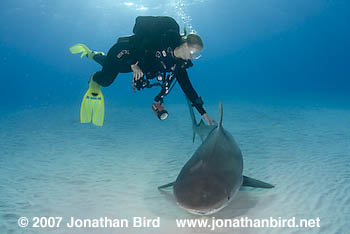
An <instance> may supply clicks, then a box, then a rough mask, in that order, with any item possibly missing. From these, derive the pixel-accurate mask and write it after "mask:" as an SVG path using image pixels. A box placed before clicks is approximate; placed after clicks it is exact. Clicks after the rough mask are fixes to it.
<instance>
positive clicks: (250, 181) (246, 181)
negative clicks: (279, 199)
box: [242, 176, 275, 188]
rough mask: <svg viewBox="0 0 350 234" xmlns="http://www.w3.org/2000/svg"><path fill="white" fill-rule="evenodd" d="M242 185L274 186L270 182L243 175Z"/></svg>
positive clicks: (256, 186)
mask: <svg viewBox="0 0 350 234" xmlns="http://www.w3.org/2000/svg"><path fill="white" fill-rule="evenodd" d="M242 186H246V187H254V188H273V187H275V186H274V185H272V184H269V183H265V182H262V181H260V180H256V179H253V178H250V177H248V176H243V183H242Z"/></svg>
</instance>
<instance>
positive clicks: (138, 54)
mask: <svg viewBox="0 0 350 234" xmlns="http://www.w3.org/2000/svg"><path fill="white" fill-rule="evenodd" d="M180 44H181V38H180V36H179V35H178V34H176V33H174V32H169V33H167V34H165V35H164V36H163V38H161V39H160V40H158V41H157V40H151V41H150V40H148V41H146V40H145V39H140V38H138V36H137V35H132V36H129V37H120V38H119V39H118V41H117V43H116V44H114V45H113V46H112V48H111V49H110V50H109V51H108V54H107V56H104V55H100V54H97V55H95V56H94V57H93V59H94V60H95V61H96V62H98V63H99V64H101V65H102V70H101V71H98V72H96V73H95V74H94V78H93V79H94V81H95V82H97V83H98V84H99V85H101V86H109V85H110V84H112V83H113V81H114V79H115V78H116V77H117V75H118V74H119V73H128V72H131V71H132V70H131V65H132V64H135V63H136V62H137V61H138V62H139V64H138V66H139V67H140V68H141V70H142V72H143V73H144V74H145V76H146V78H147V79H153V78H155V77H157V76H158V75H160V74H165V73H167V72H168V73H172V74H174V76H175V77H176V79H177V81H178V82H179V84H180V86H181V89H182V90H183V92H184V93H185V95H186V96H187V98H188V99H189V100H190V101H191V102H192V103H193V105H194V106H195V107H196V109H197V110H198V112H199V113H200V114H201V115H203V114H205V113H206V111H205V110H204V108H203V102H202V100H201V98H200V97H199V96H198V94H197V93H196V91H195V90H194V89H193V87H192V84H191V82H190V80H189V78H188V74H187V71H186V69H187V68H189V67H191V66H192V65H193V64H192V62H191V61H190V60H188V61H185V60H182V59H178V58H176V57H175V56H174V49H175V48H176V47H177V46H179V45H180Z"/></svg>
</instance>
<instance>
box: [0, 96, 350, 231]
mask: <svg viewBox="0 0 350 234" xmlns="http://www.w3.org/2000/svg"><path fill="white" fill-rule="evenodd" d="M223 104H224V127H225V128H226V129H227V130H228V131H230V132H231V133H232V135H233V136H234V138H235V139H236V141H237V142H238V144H239V145H240V147H241V150H242V152H243V157H244V174H245V175H248V176H251V177H254V178H257V179H260V180H263V181H267V182H270V183H272V184H274V185H276V187H275V188H274V189H270V190H263V189H251V188H249V189H244V190H242V191H240V192H239V193H238V195H237V197H236V198H235V199H234V200H233V202H232V203H231V204H230V205H229V206H228V207H226V208H225V209H223V210H222V211H220V212H219V213H216V214H214V215H213V216H215V217H216V218H218V219H219V218H221V219H228V218H239V217H245V216H247V217H249V218H251V219H254V218H268V217H275V218H278V217H282V218H291V217H296V219H297V220H298V219H300V218H317V217H319V218H320V220H321V222H320V224H321V227H320V228H306V229H300V228H299V229H298V228H261V229H253V228H238V229H237V228H236V229H233V228H220V229H217V230H215V231H210V230H209V229H199V228H197V229H196V228H191V229H189V228H188V229H180V228H176V223H175V219H177V218H191V219H194V218H199V216H195V215H192V214H189V213H187V212H186V211H185V210H182V209H181V208H179V207H178V206H177V205H176V203H175V202H174V199H173V197H172V196H171V194H170V195H169V194H168V195H166V194H161V193H160V192H159V191H158V190H157V186H159V185H162V184H165V183H168V182H171V181H173V180H174V179H175V178H176V176H177V174H178V173H179V171H180V169H181V167H182V166H183V165H184V163H185V162H186V161H187V160H188V159H189V157H190V156H191V155H192V153H193V152H194V151H195V149H196V147H197V146H198V145H199V141H196V142H195V144H192V130H191V123H190V118H189V115H188V111H187V106H186V105H185V104H183V105H180V104H176V105H175V104H174V105H168V106H167V107H168V110H169V111H171V112H170V114H171V116H170V117H169V119H168V120H167V121H166V122H160V121H159V120H157V119H156V118H155V116H154V115H153V113H152V111H151V110H150V107H149V106H147V107H144V108H143V107H138V108H132V107H125V106H123V105H122V104H115V103H109V104H108V106H106V117H105V124H104V126H103V127H102V128H99V127H94V126H92V125H83V124H80V123H79V119H78V117H79V116H78V115H79V113H78V112H79V106H71V107H64V106H61V107H41V108H36V109H26V110H21V111H12V112H10V113H2V115H1V116H0V121H1V125H0V128H1V131H0V137H1V142H0V145H1V156H0V195H1V196H0V233H2V234H10V233H60V234H63V233H96V234H104V233H116V234H117V233H322V234H324V233H349V230H350V222H349V220H350V208H349V204H350V157H349V156H350V110H349V109H339V108H338V109H337V108H326V107H320V106H319V107H315V106H314V107H306V106H291V105H289V106H283V105H257V104H244V103H228V102H224V103H223ZM207 109H208V110H209V113H211V115H212V116H213V117H215V118H216V119H217V105H216V104H215V105H214V104H212V105H209V106H207ZM180 113H183V114H180ZM21 216H26V217H34V216H62V217H63V218H64V220H63V221H68V220H67V219H68V218H69V217H71V216H73V217H76V218H99V217H105V216H106V217H109V218H128V219H131V218H132V217H134V216H141V217H147V218H156V217H160V219H161V227H160V228H142V229H140V228H131V227H130V228H120V229H118V228H117V229H103V228H100V229H92V228H89V229H67V228H64V227H61V228H54V229H48V228H47V229H38V228H37V229H34V228H25V229H22V228H19V227H18V226H17V219H18V218H19V217H21ZM211 217H212V216H209V219H211Z"/></svg>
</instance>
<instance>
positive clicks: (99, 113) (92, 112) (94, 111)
mask: <svg viewBox="0 0 350 234" xmlns="http://www.w3.org/2000/svg"><path fill="white" fill-rule="evenodd" d="M104 114H105V106H104V98H103V95H102V92H101V89H100V85H99V84H97V83H96V82H95V81H93V79H92V78H91V79H90V84H89V89H88V91H87V92H86V93H85V95H84V98H83V101H82V103H81V107H80V123H90V122H91V120H92V123H93V124H94V125H96V126H102V125H103V120H104Z"/></svg>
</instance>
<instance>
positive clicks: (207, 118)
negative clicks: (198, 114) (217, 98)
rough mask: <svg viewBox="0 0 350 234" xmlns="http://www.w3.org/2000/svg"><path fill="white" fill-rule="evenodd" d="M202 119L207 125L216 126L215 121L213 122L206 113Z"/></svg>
mask: <svg viewBox="0 0 350 234" xmlns="http://www.w3.org/2000/svg"><path fill="white" fill-rule="evenodd" d="M202 117H203V119H205V120H206V121H207V123H208V125H212V124H215V125H217V123H216V121H215V120H213V119H212V118H211V117H210V116H209V115H208V114H207V113H205V114H203V115H202Z"/></svg>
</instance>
